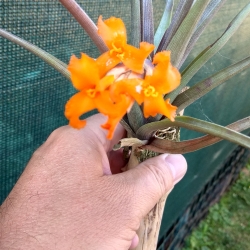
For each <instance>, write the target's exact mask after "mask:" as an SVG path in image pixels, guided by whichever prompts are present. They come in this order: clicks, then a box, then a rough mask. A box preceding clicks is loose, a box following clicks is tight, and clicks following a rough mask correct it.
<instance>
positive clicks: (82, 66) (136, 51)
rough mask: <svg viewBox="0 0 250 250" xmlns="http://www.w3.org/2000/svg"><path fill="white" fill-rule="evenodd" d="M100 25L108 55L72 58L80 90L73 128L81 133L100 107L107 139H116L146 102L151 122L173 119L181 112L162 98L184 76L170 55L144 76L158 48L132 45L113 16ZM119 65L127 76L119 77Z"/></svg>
mask: <svg viewBox="0 0 250 250" xmlns="http://www.w3.org/2000/svg"><path fill="white" fill-rule="evenodd" d="M97 26H98V34H99V35H100V36H101V38H102V39H103V40H104V42H105V43H106V45H107V47H108V48H109V51H107V52H105V53H104V54H102V55H101V56H100V57H99V58H97V59H92V58H90V57H89V56H87V55H86V54H83V53H82V54H81V58H80V59H78V58H77V57H75V56H74V55H73V56H72V57H71V59H70V62H69V66H68V70H69V71H70V73H71V80H72V83H73V85H74V87H75V88H76V89H77V90H79V92H78V93H76V94H75V95H74V96H73V97H71V99H70V100H69V101H68V102H67V104H66V107H65V116H66V118H67V119H68V120H69V124H70V125H71V126H72V127H74V128H77V129H80V128H83V127H84V126H85V124H86V121H85V120H81V119H80V116H81V115H82V114H84V113H86V112H88V111H91V110H93V109H97V110H98V111H99V112H100V113H102V114H104V115H106V116H107V117H108V120H107V122H106V123H105V124H104V125H102V127H103V128H104V129H107V130H108V135H107V137H108V138H109V139H111V138H112V136H113V133H114V130H115V128H116V126H117V124H118V123H119V121H120V120H121V119H122V117H123V116H124V115H125V114H126V113H127V112H129V110H130V108H131V107H132V105H133V103H134V101H136V102H137V103H138V104H139V105H141V104H142V103H143V113H144V116H145V117H146V118H147V117H149V116H155V115H157V114H158V113H160V114H162V115H164V116H166V117H168V118H169V119H170V120H172V121H173V120H174V117H175V115H176V109H177V108H176V107H175V106H172V105H171V104H170V103H169V100H164V97H163V96H164V95H165V94H167V93H169V92H171V91H172V90H174V89H175V88H176V87H178V85H179V84H180V79H181V77H180V73H179V71H178V70H177V69H176V68H175V67H173V66H172V65H171V62H170V52H169V51H162V52H159V53H157V54H156V55H155V56H154V58H153V62H152V63H151V62H150V64H151V65H152V66H151V67H150V70H147V71H146V74H145V72H144V71H145V70H144V64H145V61H146V60H147V59H146V58H147V57H148V56H149V55H150V54H151V52H152V51H153V50H154V45H152V44H149V43H147V42H141V43H140V48H135V47H133V46H131V45H129V44H127V34H126V28H125V25H124V23H123V21H122V20H121V19H119V18H115V17H111V18H109V19H107V20H105V21H103V20H102V17H101V16H100V17H99V19H98V24H97ZM120 64H122V65H123V72H122V74H120V75H119V77H117V74H115V73H114V72H115V71H114V69H116V68H117V67H118V68H119V65H120ZM153 65H155V67H153ZM112 72H113V73H112Z"/></svg>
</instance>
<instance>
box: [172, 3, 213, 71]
mask: <svg viewBox="0 0 250 250" xmlns="http://www.w3.org/2000/svg"><path fill="white" fill-rule="evenodd" d="M209 1H210V0H197V1H196V2H195V4H194V5H193V7H192V8H191V10H190V11H189V13H188V14H187V16H186V18H185V19H184V20H183V22H182V24H181V25H180V27H179V28H178V30H177V31H176V34H175V35H174V37H173V38H172V40H171V41H170V43H169V45H168V46H167V50H170V51H171V60H172V63H173V65H175V66H176V67H177V68H178V67H179V64H180V62H181V59H182V57H183V55H184V53H185V50H186V47H187V45H188V43H189V40H190V38H191V37H192V35H193V33H194V31H195V28H196V25H197V24H198V22H199V20H200V18H201V16H202V13H203V11H204V10H205V8H206V7H207V5H208V3H209Z"/></svg>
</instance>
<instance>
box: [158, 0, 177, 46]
mask: <svg viewBox="0 0 250 250" xmlns="http://www.w3.org/2000/svg"><path fill="white" fill-rule="evenodd" d="M173 6H174V0H166V5H165V9H164V12H163V15H162V18H161V21H160V24H159V26H158V28H157V30H156V32H155V36H154V45H155V50H157V48H158V46H159V44H160V42H161V39H162V38H163V35H164V33H165V32H166V30H167V28H168V27H169V25H170V22H171V17H172V12H173Z"/></svg>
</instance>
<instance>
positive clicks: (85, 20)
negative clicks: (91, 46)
mask: <svg viewBox="0 0 250 250" xmlns="http://www.w3.org/2000/svg"><path fill="white" fill-rule="evenodd" d="M60 2H61V4H62V5H63V6H64V7H65V8H66V9H67V10H68V11H69V12H70V13H71V15H72V16H73V17H74V18H75V19H76V21H77V22H78V23H79V24H80V25H81V26H82V27H83V29H84V30H85V31H86V32H87V34H88V35H89V37H90V38H91V39H92V41H93V42H94V43H95V45H96V46H97V48H98V49H99V50H100V52H102V53H103V52H105V51H108V47H107V46H106V44H105V43H104V41H103V40H102V38H101V37H100V36H99V35H98V33H97V27H96V25H95V23H94V22H93V21H92V19H91V18H90V17H89V16H88V14H87V13H86V12H85V11H84V10H83V9H82V8H81V7H80V5H78V3H77V2H76V1H75V0H60Z"/></svg>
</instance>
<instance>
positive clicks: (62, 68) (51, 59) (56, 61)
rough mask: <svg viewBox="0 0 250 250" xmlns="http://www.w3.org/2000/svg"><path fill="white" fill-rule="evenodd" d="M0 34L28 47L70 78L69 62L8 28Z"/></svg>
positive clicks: (1, 30)
mask: <svg viewBox="0 0 250 250" xmlns="http://www.w3.org/2000/svg"><path fill="white" fill-rule="evenodd" d="M0 36H2V37H4V38H6V39H8V40H9V41H11V42H13V43H15V44H17V45H19V46H21V47H23V48H25V49H27V50H28V51H30V52H31V53H33V54H34V55H36V56H38V57H40V58H41V59H42V60H43V61H45V62H46V63H48V64H49V65H50V66H52V67H53V68H54V69H56V70H57V71H59V72H60V73H61V74H62V75H63V76H65V77H66V78H67V79H69V80H70V72H69V71H68V70H67V64H65V63H64V62H62V61H60V60H59V59H58V58H56V57H54V56H52V55H51V54H49V53H48V52H46V51H44V50H42V49H40V48H39V47H37V46H35V45H33V44H31V43H29V42H27V41H25V40H23V39H22V38H20V37H18V36H15V35H13V34H11V33H9V32H7V31H6V30H3V29H0Z"/></svg>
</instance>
